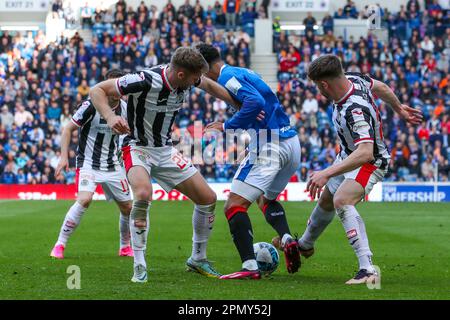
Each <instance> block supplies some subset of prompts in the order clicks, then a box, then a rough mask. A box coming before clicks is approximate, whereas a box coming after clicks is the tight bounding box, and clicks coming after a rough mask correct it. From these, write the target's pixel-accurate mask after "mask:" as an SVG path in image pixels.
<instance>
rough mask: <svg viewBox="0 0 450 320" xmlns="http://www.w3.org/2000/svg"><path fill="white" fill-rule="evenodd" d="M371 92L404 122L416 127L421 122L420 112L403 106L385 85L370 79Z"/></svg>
mask: <svg viewBox="0 0 450 320" xmlns="http://www.w3.org/2000/svg"><path fill="white" fill-rule="evenodd" d="M370 80H371V81H372V82H371V83H372V84H371V90H372V92H373V93H374V94H375V95H376V96H377V97H379V98H380V99H381V100H383V101H384V102H385V103H387V104H388V105H390V106H391V108H392V109H393V110H394V111H395V112H396V113H398V114H399V115H400V116H401V117H402V118H403V119H404V120H405V121H407V122H409V123H411V124H414V125H417V124H420V123H421V122H422V118H423V116H422V111H420V110H418V109H414V108H411V107H409V106H407V105H405V104H402V103H401V102H400V100H399V99H398V98H397V96H396V95H395V94H394V92H392V90H391V88H389V86H388V85H386V84H385V83H383V82H381V81H378V80H375V79H372V78H370Z"/></svg>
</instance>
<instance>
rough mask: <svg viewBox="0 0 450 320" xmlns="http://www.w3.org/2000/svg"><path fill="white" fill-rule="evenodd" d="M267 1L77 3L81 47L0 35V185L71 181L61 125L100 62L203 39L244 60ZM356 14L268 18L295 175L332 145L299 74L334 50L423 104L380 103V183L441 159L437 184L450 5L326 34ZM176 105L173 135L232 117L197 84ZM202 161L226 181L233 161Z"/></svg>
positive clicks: (140, 62) (38, 36) (443, 143)
mask: <svg viewBox="0 0 450 320" xmlns="http://www.w3.org/2000/svg"><path fill="white" fill-rule="evenodd" d="M266 3H268V1H263V5H261V6H259V7H257V6H256V1H255V0H250V1H245V2H242V3H241V1H238V0H227V1H223V2H219V1H217V2H216V3H215V5H214V6H208V7H206V8H204V7H203V6H202V5H201V4H200V1H196V2H195V3H194V4H191V2H190V1H189V0H186V2H185V4H184V5H182V6H180V7H179V8H175V7H174V6H173V5H172V4H171V2H170V0H169V1H168V2H167V3H166V5H164V6H163V7H161V8H158V7H156V6H150V7H147V6H146V5H145V3H144V2H142V3H141V4H140V5H139V7H138V8H132V7H130V6H128V5H127V4H126V2H125V1H123V0H120V1H119V2H117V4H116V5H115V7H113V9H108V8H101V7H98V8H90V7H84V8H82V12H81V18H82V21H81V22H82V25H83V28H90V29H92V31H93V35H94V36H93V39H92V42H91V43H89V44H87V43H86V42H85V41H84V40H83V39H82V38H81V37H80V35H79V34H78V33H75V35H74V36H73V37H71V38H70V39H69V38H65V37H62V36H61V37H60V38H59V39H58V40H57V41H56V42H54V43H50V44H46V42H45V36H44V34H43V33H42V32H35V33H32V32H30V33H28V34H26V35H22V34H20V33H18V34H16V35H14V36H13V35H11V34H9V33H8V32H7V31H5V32H3V33H2V34H0V183H5V184H11V183H19V184H38V183H44V184H45V183H73V182H74V176H75V171H74V168H75V150H76V145H77V136H76V135H75V134H74V136H73V139H72V144H71V148H70V157H69V160H70V161H69V165H70V167H71V168H72V169H71V170H69V172H66V173H64V175H61V176H57V177H55V175H54V171H55V168H56V165H57V163H58V161H59V158H60V152H59V142H60V133H61V129H62V127H63V126H64V125H65V124H66V123H67V122H68V121H70V118H71V114H72V113H73V111H74V109H75V108H76V106H77V105H79V103H80V102H81V101H82V100H83V99H86V98H87V97H88V93H89V87H90V86H93V85H94V84H96V83H97V82H99V81H101V80H102V77H103V75H105V73H106V71H107V70H108V69H109V68H113V67H118V68H121V69H123V70H124V71H127V72H131V71H134V70H139V69H141V68H144V67H151V66H154V65H157V64H160V63H167V62H169V61H170V57H171V55H172V53H173V52H174V50H175V49H176V48H178V47H179V46H190V45H193V44H194V45H195V43H198V42H201V41H204V42H208V43H212V44H214V45H215V46H216V47H218V48H219V49H220V51H221V53H222V55H223V57H224V59H225V60H226V62H227V63H229V64H231V65H237V66H242V67H249V66H250V48H249V46H250V40H251V36H252V35H253V32H254V30H253V24H254V20H255V19H256V18H258V17H259V18H265V17H266V16H267V4H266ZM427 3H428V2H427ZM52 11H53V13H54V14H55V15H60V16H64V14H66V13H65V12H64V11H63V10H62V2H61V1H55V5H54V6H53V7H52ZM363 15H364V14H363V13H360V12H358V11H357V10H356V8H355V7H354V5H353V3H352V2H351V1H349V2H348V4H347V6H346V7H344V8H343V9H342V10H341V9H340V10H338V12H336V14H334V16H333V17H331V16H326V17H325V18H324V19H323V21H322V22H321V25H322V27H323V34H321V33H320V32H318V31H317V30H315V29H314V28H313V26H314V25H316V24H317V23H318V22H317V21H316V19H315V18H314V17H313V16H312V15H309V16H308V17H307V18H306V19H305V21H304V24H305V26H306V30H305V31H306V32H305V34H304V35H301V36H296V35H294V34H288V33H287V32H284V31H281V29H280V26H279V20H278V19H277V18H275V20H274V24H273V28H274V49H275V52H276V53H277V54H278V55H279V59H280V68H279V74H278V78H279V88H278V96H279V98H280V102H281V103H282V104H283V105H284V107H285V109H286V111H287V112H288V114H289V115H290V118H291V124H292V125H293V126H295V127H296V128H297V129H298V133H299V139H300V140H301V144H302V155H301V157H302V167H301V169H300V170H299V172H298V174H297V176H296V177H293V181H306V179H307V176H308V172H310V171H311V170H320V169H323V168H325V167H327V166H329V165H330V164H331V163H332V161H333V159H334V157H335V155H336V153H337V152H338V144H337V142H336V136H335V135H334V133H333V130H332V124H331V122H330V119H331V110H332V105H331V102H330V101H327V99H326V98H324V97H322V96H320V95H318V92H317V90H315V88H314V86H313V84H312V83H311V82H309V81H308V80H307V79H306V70H307V67H308V64H309V62H310V61H312V60H313V59H314V58H316V57H317V56H319V55H320V54H323V53H334V54H337V55H339V56H340V57H341V59H342V61H343V64H344V67H345V69H346V70H348V71H358V72H363V73H370V74H371V76H372V77H374V78H376V79H378V80H381V81H383V82H385V83H387V84H388V85H389V86H390V87H391V88H392V89H393V90H394V91H395V92H396V93H397V95H398V96H399V97H400V100H401V101H402V103H405V104H409V105H411V106H414V107H417V108H421V109H422V110H423V112H424V115H425V120H424V122H423V124H422V125H421V126H420V127H419V128H413V127H410V126H409V125H406V124H405V123H404V122H403V121H402V120H400V119H399V118H398V116H396V115H394V114H393V113H392V111H390V109H389V107H388V106H386V105H385V104H384V103H383V102H382V101H377V104H378V105H379V111H380V114H381V117H382V119H383V124H384V125H383V131H384V135H385V138H386V142H387V143H388V146H389V149H390V150H391V152H392V159H393V160H392V162H391V165H390V167H391V168H390V169H391V170H390V173H389V176H388V179H389V180H393V181H405V180H406V181H419V180H426V181H432V180H434V179H435V168H436V164H438V166H437V168H438V171H439V172H438V176H439V180H440V181H448V179H449V174H450V169H449V168H450V166H449V158H450V146H449V131H450V95H449V93H450V91H449V86H450V84H449V80H450V75H449V72H448V68H449V57H450V28H449V25H448V12H447V11H445V10H443V9H442V8H440V7H439V5H438V4H437V1H432V2H431V3H429V4H427V7H426V8H420V6H419V4H418V2H417V1H409V2H408V5H407V7H403V6H402V7H401V8H400V11H399V12H396V13H390V12H387V11H383V24H384V25H385V26H387V28H388V31H389V42H388V43H385V44H383V43H382V42H381V41H378V40H377V38H376V37H375V36H369V37H368V38H367V39H352V38H349V39H348V40H344V39H342V38H336V37H335V36H334V34H333V19H339V18H342V17H345V18H348V17H354V18H356V17H361V16H363ZM185 106H186V108H184V109H182V110H181V112H180V113H179V116H178V119H177V121H176V123H175V126H176V129H175V132H178V133H180V132H181V131H182V130H184V129H187V130H188V131H190V130H191V129H192V127H193V125H194V122H195V121H202V122H203V124H206V123H208V122H211V121H214V120H224V119H227V118H228V117H230V116H231V114H232V113H231V110H230V108H228V107H227V106H226V104H225V103H224V102H223V101H220V100H217V99H215V98H213V97H211V96H209V95H208V94H205V93H203V92H201V91H200V90H197V89H194V90H192V92H191V95H190V96H189V98H188V100H187V102H186V103H185ZM180 135H183V134H182V133H181V134H180ZM200 167H201V169H202V173H203V174H204V175H205V177H206V178H207V180H208V181H219V182H225V181H230V179H231V178H232V175H233V173H234V171H235V169H236V165H232V164H215V165H201V166H200Z"/></svg>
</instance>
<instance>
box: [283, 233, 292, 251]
mask: <svg viewBox="0 0 450 320" xmlns="http://www.w3.org/2000/svg"><path fill="white" fill-rule="evenodd" d="M289 239H292V236H291V235H290V234H288V233H285V234H284V235H283V238H281V247H282V248H283V247H284V244H285V243H286V241H288V240H289Z"/></svg>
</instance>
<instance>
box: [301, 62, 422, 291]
mask: <svg viewBox="0 0 450 320" xmlns="http://www.w3.org/2000/svg"><path fill="white" fill-rule="evenodd" d="M308 77H309V78H310V79H311V80H312V81H314V83H315V84H316V86H317V88H318V89H319V91H320V93H321V94H322V95H324V96H325V97H327V98H329V99H331V100H333V123H334V127H335V130H336V133H337V135H338V137H339V142H340V149H341V150H340V152H339V155H338V157H337V158H336V161H335V162H334V164H333V165H332V166H330V167H328V168H327V169H325V170H322V171H317V172H314V173H313V174H311V177H310V180H309V181H308V183H307V190H308V191H309V192H310V194H311V197H312V198H313V199H315V198H316V196H317V197H319V201H318V204H317V206H316V207H315V208H314V210H313V212H312V214H311V216H310V218H309V221H308V225H307V227H306V230H305V232H304V234H303V236H302V237H301V238H300V240H299V247H300V252H301V253H302V255H303V256H305V257H310V256H311V255H312V254H313V253H314V243H315V241H316V240H317V238H318V237H319V236H320V234H321V233H322V232H323V231H324V229H325V228H326V226H327V225H328V224H329V223H330V222H331V221H332V219H333V216H334V212H335V210H336V213H337V215H338V216H339V218H340V220H341V222H342V225H343V226H344V229H345V232H346V234H347V238H348V241H349V244H350V245H351V246H352V248H353V250H354V252H355V255H356V256H357V258H358V262H359V271H358V272H357V274H356V275H355V276H354V277H353V278H352V279H350V280H348V281H347V282H346V283H347V284H363V283H374V282H376V281H378V279H379V278H378V275H377V271H376V269H375V267H374V265H373V264H372V252H371V250H370V247H369V241H368V238H367V233H366V227H365V224H364V221H363V219H362V218H361V216H360V215H359V213H358V211H357V210H356V207H355V206H356V205H357V204H358V203H359V202H360V201H361V200H362V199H364V197H365V196H366V195H368V194H369V192H370V191H371V190H372V188H373V186H374V185H375V184H376V183H377V182H379V181H381V180H382V179H383V177H384V175H385V174H386V172H387V169H388V165H389V161H390V154H389V151H388V149H387V146H386V145H385V143H384V138H383V131H382V123H381V117H380V114H379V111H378V107H377V106H376V105H375V103H374V98H373V96H372V92H373V93H374V94H376V95H377V96H378V97H380V99H382V100H383V101H385V102H386V104H388V105H390V106H391V107H392V108H393V109H394V111H395V112H397V113H398V114H399V115H400V116H401V117H402V118H403V119H405V120H406V121H408V122H410V123H412V124H419V123H420V122H421V118H422V116H421V112H420V111H418V110H415V109H412V108H410V107H408V106H406V105H402V104H401V103H400V101H399V100H398V98H397V97H396V96H395V94H394V93H393V92H392V90H391V89H390V88H389V87H388V86H387V85H385V84H384V83H382V82H380V81H377V80H373V79H371V78H370V77H369V76H366V75H362V74H360V73H344V71H343V68H342V65H341V62H340V60H339V58H338V57H337V56H335V55H324V56H321V57H319V58H317V59H316V60H314V61H313V62H312V63H311V64H310V66H309V70H308ZM323 187H325V188H324V190H323V192H322V191H321V190H322V188H323Z"/></svg>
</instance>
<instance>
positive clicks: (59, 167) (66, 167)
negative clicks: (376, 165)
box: [55, 157, 69, 177]
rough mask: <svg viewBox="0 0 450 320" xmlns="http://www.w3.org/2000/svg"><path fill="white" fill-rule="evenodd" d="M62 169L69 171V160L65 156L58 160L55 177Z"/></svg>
mask: <svg viewBox="0 0 450 320" xmlns="http://www.w3.org/2000/svg"><path fill="white" fill-rule="evenodd" d="M63 169H64V170H65V171H66V172H67V171H69V160H67V158H65V157H61V159H60V160H59V162H58V165H57V166H56V170H55V177H57V176H59V175H60V174H61V171H62V170H63Z"/></svg>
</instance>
